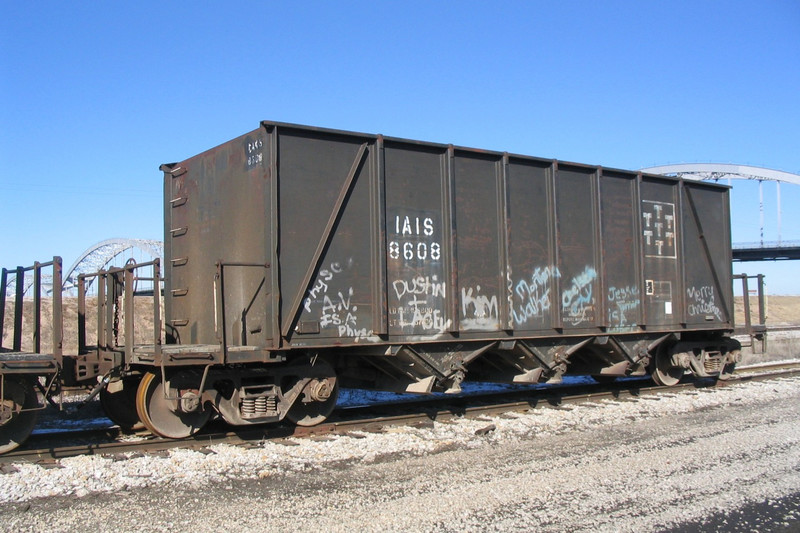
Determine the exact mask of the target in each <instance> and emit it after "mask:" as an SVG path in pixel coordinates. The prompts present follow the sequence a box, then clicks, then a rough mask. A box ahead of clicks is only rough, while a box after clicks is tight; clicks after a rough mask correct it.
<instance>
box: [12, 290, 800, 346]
mask: <svg viewBox="0 0 800 533" xmlns="http://www.w3.org/2000/svg"><path fill="white" fill-rule="evenodd" d="M152 302H153V300H152V298H151V297H145V296H141V297H137V298H136V299H135V314H136V316H135V322H134V331H135V340H136V343H139V344H151V343H152V330H153V309H152V305H153V304H152ZM766 303H767V325H769V326H788V325H794V326H796V325H800V296H768V297H767V302H766ZM734 305H735V317H734V319H735V321H736V324H737V325H744V306H743V304H742V298H741V297H740V296H737V297H736V298H735V302H734ZM750 306H751V310H750V313H751V317H752V318H751V320H752V322H753V323H754V324H755V323H757V322H758V301H757V299H756V298H751V299H750ZM63 308H64V353H76V352H77V348H78V301H77V299H76V298H66V299H65V300H64V305H63ZM162 316H163V309H162ZM32 323H33V301H31V300H25V302H24V303H23V343H22V348H23V350H25V351H30V350H31V349H32V346H33V340H32V337H31V330H30V325H31V324H32ZM42 324H43V326H42V351H49V349H50V347H51V346H52V338H53V327H52V301H51V300H49V299H43V301H42ZM13 325H14V302H13V300H12V301H7V302H6V315H5V327H4V328H3V347H4V348H10V347H11V346H12V344H13V339H12V338H11V335H12V334H11V332H12V330H13ZM119 331H120V336H121V338H120V340H121V343H122V342H124V338H122V332H123V331H124V324H122V323H121V324H119ZM86 340H87V343H88V344H94V343H95V341H96V340H97V302H96V300H94V299H89V301H88V302H87V310H86Z"/></svg>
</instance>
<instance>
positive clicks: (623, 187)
mask: <svg viewBox="0 0 800 533" xmlns="http://www.w3.org/2000/svg"><path fill="white" fill-rule="evenodd" d="M600 202H601V203H600V206H601V207H600V210H601V221H602V234H603V248H602V251H603V255H602V256H603V266H604V268H603V272H604V275H603V279H604V281H605V294H604V295H602V298H604V307H605V309H606V316H605V317H604V324H603V325H604V326H605V327H607V328H609V330H610V331H614V332H623V331H634V330H636V327H637V326H638V325H639V324H641V322H642V291H641V288H640V282H639V269H640V264H641V258H640V257H639V248H638V240H639V235H638V227H637V225H636V218H637V217H638V216H639V210H638V205H637V199H636V174H625V173H621V172H608V171H606V172H604V173H603V176H602V177H601V179H600Z"/></svg>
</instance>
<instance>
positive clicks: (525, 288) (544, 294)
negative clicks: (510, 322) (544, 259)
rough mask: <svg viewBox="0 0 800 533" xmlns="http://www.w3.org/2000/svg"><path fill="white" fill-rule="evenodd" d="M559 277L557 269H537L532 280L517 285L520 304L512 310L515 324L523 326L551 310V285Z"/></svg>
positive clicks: (549, 267)
mask: <svg viewBox="0 0 800 533" xmlns="http://www.w3.org/2000/svg"><path fill="white" fill-rule="evenodd" d="M559 276H560V274H559V272H558V268H557V267H554V266H547V267H544V268H542V267H536V269H535V270H534V271H533V274H532V275H531V277H530V278H527V279H523V280H521V281H519V282H518V283H517V285H516V286H515V287H514V293H515V294H516V295H517V297H518V299H519V302H518V303H517V304H516V305H514V306H513V307H512V309H511V313H512V315H513V317H514V322H516V323H517V324H520V325H521V324H524V323H526V322H527V321H528V320H529V319H531V318H537V317H541V316H543V315H544V313H545V312H546V311H548V310H550V283H551V281H552V280H553V279H554V278H557V277H559Z"/></svg>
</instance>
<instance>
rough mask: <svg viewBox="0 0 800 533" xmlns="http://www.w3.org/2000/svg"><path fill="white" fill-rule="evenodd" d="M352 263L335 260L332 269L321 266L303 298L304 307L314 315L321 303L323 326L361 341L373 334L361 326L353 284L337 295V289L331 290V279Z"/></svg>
mask: <svg viewBox="0 0 800 533" xmlns="http://www.w3.org/2000/svg"><path fill="white" fill-rule="evenodd" d="M352 262H353V261H352V259H350V260H349V261H348V263H347V265H346V267H343V266H342V265H341V263H338V262H333V263H331V264H330V265H329V266H328V268H324V269H321V270H320V271H319V274H318V276H317V281H316V282H315V283H314V286H313V287H311V289H309V290H308V293H307V296H306V298H305V300H304V301H303V309H304V310H305V311H306V312H307V313H310V314H312V315H313V314H315V312H314V308H315V307H317V306H319V309H320V311H319V315H318V316H319V325H320V328H335V330H336V332H337V333H338V335H339V337H354V338H355V339H356V340H359V339H363V338H367V337H371V336H372V331H371V330H368V329H367V328H359V327H358V315H357V311H358V306H357V305H354V304H353V303H352V298H353V287H347V288H345V289H344V290H336V291H335V292H336V294H333V290H331V292H330V293H329V290H330V286H331V282H332V281H333V280H334V278H335V277H336V276H337V275H338V274H341V273H342V272H344V270H345V268H349V267H350V266H352Z"/></svg>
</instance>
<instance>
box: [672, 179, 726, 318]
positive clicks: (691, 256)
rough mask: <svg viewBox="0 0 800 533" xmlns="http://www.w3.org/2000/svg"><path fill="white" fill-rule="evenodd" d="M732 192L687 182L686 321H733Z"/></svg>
mask: <svg viewBox="0 0 800 533" xmlns="http://www.w3.org/2000/svg"><path fill="white" fill-rule="evenodd" d="M727 196H728V193H727V191H724V192H722V193H721V192H720V191H719V190H717V189H710V188H708V187H707V186H704V185H701V184H693V183H688V182H684V184H683V228H684V246H685V249H686V253H684V257H683V263H684V272H685V276H686V284H685V287H684V290H685V298H686V304H685V305H686V308H685V312H686V323H687V324H688V325H690V326H691V325H694V326H705V325H709V324H710V325H714V326H717V325H719V324H730V325H732V324H733V312H732V311H733V309H732V305H733V300H732V295H731V286H732V283H733V280H732V277H731V257H730V247H729V246H728V243H730V235H729V226H728V219H729V217H728V197H727Z"/></svg>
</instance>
